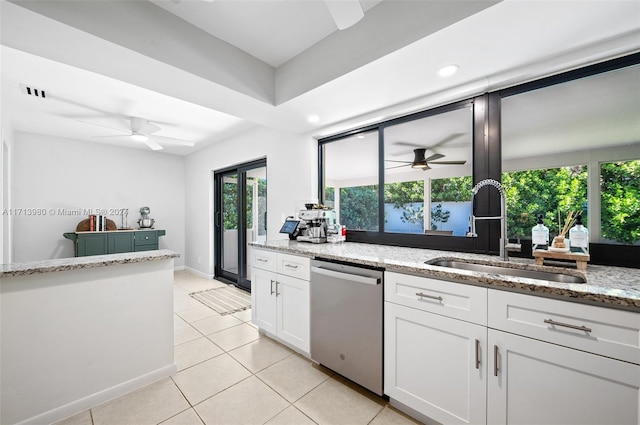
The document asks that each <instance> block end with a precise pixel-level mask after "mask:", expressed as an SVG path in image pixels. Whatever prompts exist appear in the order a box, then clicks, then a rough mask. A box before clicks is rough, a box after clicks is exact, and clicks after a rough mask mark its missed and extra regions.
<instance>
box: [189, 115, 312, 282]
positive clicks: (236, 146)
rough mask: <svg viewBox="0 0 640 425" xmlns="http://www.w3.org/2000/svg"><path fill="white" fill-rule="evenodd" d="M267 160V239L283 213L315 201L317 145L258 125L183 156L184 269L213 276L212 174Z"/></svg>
mask: <svg viewBox="0 0 640 425" xmlns="http://www.w3.org/2000/svg"><path fill="white" fill-rule="evenodd" d="M265 157H266V158H267V213H268V214H267V239H268V240H273V239H284V238H286V237H287V236H286V235H281V234H279V233H278V231H279V230H280V227H281V225H282V222H283V221H284V219H285V217H286V216H287V215H292V214H295V213H296V211H297V210H299V209H301V208H302V207H303V204H304V203H305V202H309V201H310V200H314V201H315V200H317V193H316V192H317V189H316V187H317V142H316V140H314V139H313V138H312V137H311V136H308V135H299V134H291V133H284V132H281V131H277V130H272V129H268V128H265V127H256V128H253V129H251V130H249V131H246V132H244V133H242V134H240V135H238V136H236V137H233V138H231V139H229V140H227V141H225V142H223V143H220V144H216V145H214V146H212V147H210V148H207V149H204V150H202V151H198V152H195V153H193V154H191V155H189V156H188V157H187V158H186V182H185V183H186V186H185V193H186V246H185V251H186V252H185V257H186V258H185V260H186V262H185V265H186V266H187V267H188V268H190V269H193V270H194V271H197V272H199V273H202V274H204V275H207V276H213V272H214V263H213V257H214V252H213V171H215V170H219V169H223V168H226V167H229V166H231V165H236V164H241V163H243V162H248V161H251V160H255V159H258V158H265Z"/></svg>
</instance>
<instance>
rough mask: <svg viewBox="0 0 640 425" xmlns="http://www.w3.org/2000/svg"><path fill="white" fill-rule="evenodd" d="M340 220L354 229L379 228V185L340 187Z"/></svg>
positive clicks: (348, 227)
mask: <svg viewBox="0 0 640 425" xmlns="http://www.w3.org/2000/svg"><path fill="white" fill-rule="evenodd" d="M340 221H341V222H342V223H341V224H344V225H345V226H347V229H353V230H378V186H377V185H372V186H356V187H342V188H340Z"/></svg>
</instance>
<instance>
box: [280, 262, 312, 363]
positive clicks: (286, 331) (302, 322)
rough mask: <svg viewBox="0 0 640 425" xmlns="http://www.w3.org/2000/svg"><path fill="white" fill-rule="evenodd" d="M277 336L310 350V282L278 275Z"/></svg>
mask: <svg viewBox="0 0 640 425" xmlns="http://www.w3.org/2000/svg"><path fill="white" fill-rule="evenodd" d="M276 298H277V300H278V301H277V310H278V316H277V324H278V330H277V333H276V334H277V336H278V337H279V338H282V340H283V341H286V342H288V343H289V344H291V345H293V346H295V347H297V348H299V349H301V350H302V351H304V352H305V353H308V352H309V341H310V337H309V330H310V328H309V311H310V310H309V282H308V281H306V280H302V279H297V278H295V277H291V276H284V275H280V274H279V275H278V282H277V285H276Z"/></svg>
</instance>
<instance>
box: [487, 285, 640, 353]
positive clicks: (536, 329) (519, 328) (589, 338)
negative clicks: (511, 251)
mask: <svg viewBox="0 0 640 425" xmlns="http://www.w3.org/2000/svg"><path fill="white" fill-rule="evenodd" d="M489 327H490V328H494V329H498V330H503V331H507V332H511V333H516V334H519V335H523V336H528V337H530V338H535V339H539V340H542V341H548V342H552V343H554V344H559V345H564V346H566V347H570V348H576V349H578V350H583V351H588V352H591V353H595V354H600V355H603V356H608V357H612V358H615V359H620V360H624V361H627V362H631V363H636V364H640V313H634V312H630V311H623V310H615V309H610V308H605V307H597V306H591V305H585V304H578V303H573V302H569V301H562V300H554V299H548V298H541V297H536V296H531V295H524V294H517V293H513V292H506V291H498V290H493V289H492V290H489Z"/></svg>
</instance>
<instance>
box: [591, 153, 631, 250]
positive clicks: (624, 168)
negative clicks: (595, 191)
mask: <svg viewBox="0 0 640 425" xmlns="http://www.w3.org/2000/svg"><path fill="white" fill-rule="evenodd" d="M600 196H601V201H600V207H601V211H600V220H601V235H600V239H601V242H608V243H616V244H634V245H640V160H638V159H636V160H633V161H619V162H607V163H603V164H600Z"/></svg>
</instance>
